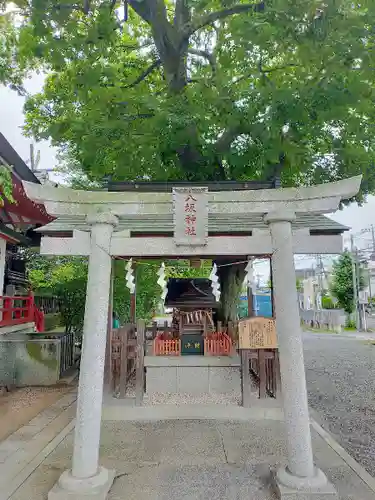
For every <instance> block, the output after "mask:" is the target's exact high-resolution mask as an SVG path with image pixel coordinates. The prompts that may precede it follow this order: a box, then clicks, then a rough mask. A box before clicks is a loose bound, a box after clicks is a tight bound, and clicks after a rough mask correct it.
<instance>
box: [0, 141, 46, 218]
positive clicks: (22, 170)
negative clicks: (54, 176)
mask: <svg viewBox="0 0 375 500" xmlns="http://www.w3.org/2000/svg"><path fill="white" fill-rule="evenodd" d="M0 164H3V165H6V166H9V167H11V172H12V174H11V175H12V182H13V193H12V194H13V198H14V200H15V203H10V202H9V201H8V200H5V202H4V207H2V208H0V221H1V222H2V223H3V224H11V225H13V226H14V227H30V226H33V225H36V224H39V225H40V224H46V223H48V222H50V221H51V220H53V217H51V216H49V215H48V214H47V212H46V211H45V208H44V205H43V204H41V203H35V202H34V201H32V200H30V198H28V197H27V195H26V193H25V190H24V187H23V184H22V181H28V182H32V183H33V184H40V182H39V180H38V178H37V177H36V176H35V174H34V173H33V172H32V171H31V170H30V169H29V167H28V166H27V165H26V163H25V162H24V161H23V160H22V158H21V157H20V156H19V154H18V153H17V152H16V151H15V149H14V148H13V147H12V146H11V144H10V143H9V142H8V141H7V140H6V139H5V137H4V136H3V135H2V134H1V133H0Z"/></svg>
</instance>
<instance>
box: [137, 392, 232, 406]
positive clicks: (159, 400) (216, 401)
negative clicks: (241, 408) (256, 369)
mask: <svg viewBox="0 0 375 500" xmlns="http://www.w3.org/2000/svg"><path fill="white" fill-rule="evenodd" d="M184 404H189V405H225V406H228V405H237V406H238V405H240V404H241V394H233V393H227V394H199V395H197V396H193V395H191V394H168V393H160V394H152V395H147V394H146V398H145V406H157V405H175V406H181V405H184Z"/></svg>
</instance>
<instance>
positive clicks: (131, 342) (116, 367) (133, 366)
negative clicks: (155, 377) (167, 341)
mask: <svg viewBox="0 0 375 500" xmlns="http://www.w3.org/2000/svg"><path fill="white" fill-rule="evenodd" d="M144 343H145V323H144V321H138V322H137V327H135V325H125V326H123V327H121V328H118V329H114V330H112V334H111V339H110V353H111V356H110V369H109V373H110V380H109V383H110V387H111V390H112V391H113V392H114V393H115V394H118V396H119V397H120V398H125V396H126V392H127V388H128V384H129V381H130V380H131V379H132V378H133V377H135V400H136V405H141V404H142V401H143V395H144V392H145V376H144Z"/></svg>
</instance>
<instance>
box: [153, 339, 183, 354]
mask: <svg viewBox="0 0 375 500" xmlns="http://www.w3.org/2000/svg"><path fill="white" fill-rule="evenodd" d="M153 353H154V356H180V355H181V340H180V339H168V338H164V335H163V334H159V335H157V337H156V338H155V339H154V345H153Z"/></svg>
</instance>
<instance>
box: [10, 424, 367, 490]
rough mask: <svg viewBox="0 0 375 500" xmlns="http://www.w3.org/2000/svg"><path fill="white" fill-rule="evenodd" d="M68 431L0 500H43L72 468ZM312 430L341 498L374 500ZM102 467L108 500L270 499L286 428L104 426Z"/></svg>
mask: <svg viewBox="0 0 375 500" xmlns="http://www.w3.org/2000/svg"><path fill="white" fill-rule="evenodd" d="M71 428H72V425H71V424H70V428H68V431H69V432H68V433H67V434H66V437H65V438H64V439H62V440H61V436H60V443H59V444H57V446H56V448H55V449H54V450H53V451H51V449H49V450H47V451H49V452H50V453H49V454H48V453H45V455H46V456H45V458H44V460H43V461H42V462H41V463H40V465H39V466H37V467H36V468H35V470H34V472H32V473H30V475H29V477H28V478H27V479H26V480H24V482H23V484H22V485H21V486H20V487H19V488H18V489H17V490H16V491H15V492H14V493H13V494H12V495H11V496H10V497H6V496H2V497H1V500H8V498H10V500H46V499H47V494H48V491H49V490H50V489H51V487H52V486H53V484H54V483H55V482H56V481H57V479H58V478H59V476H60V474H61V472H62V471H63V470H65V469H67V468H69V467H70V465H71V455H72V444H73V432H72V430H71ZM315 429H316V427H315V426H313V428H312V433H313V446H314V452H315V458H316V463H317V465H318V466H319V467H321V468H322V469H323V470H324V472H325V473H326V474H327V475H328V476H329V478H330V479H331V481H332V482H333V483H334V484H335V485H336V487H337V489H338V491H339V494H340V498H341V500H374V498H375V493H374V491H373V490H371V489H370V488H369V487H368V486H367V485H366V483H365V482H364V481H363V480H362V479H361V478H360V477H359V476H358V474H357V473H355V472H354V470H353V469H352V468H351V467H350V466H349V465H348V463H347V462H345V460H344V459H343V458H341V456H340V455H339V454H337V453H336V452H335V451H334V450H333V448H332V447H330V446H329V445H328V444H327V442H326V440H324V439H323V438H322V437H321V436H320V435H319V434H318V433H317V432H316V430H315ZM50 448H51V447H50ZM47 455H48V456H47ZM344 458H345V457H344ZM101 463H102V465H104V466H105V467H108V468H115V469H116V471H117V478H116V480H115V483H114V485H113V487H112V490H111V492H110V495H109V500H169V499H178V500H180V499H185V500H188V499H189V500H190V499H191V500H206V499H207V498H209V499H210V500H245V499H246V500H249V499H252V500H274V499H275V496H274V494H273V493H272V491H271V490H270V487H269V483H268V480H269V472H268V471H269V467H270V466H271V467H274V466H277V465H279V464H285V463H286V444H285V438H284V426H283V422H282V421H280V420H279V421H278V420H255V421H248V422H244V421H242V422H235V421H229V420H228V421H222V420H221V421H219V420H175V421H173V420H169V421H157V422H152V423H151V422H134V421H133V422H131V421H104V422H103V425H102V437H101ZM1 476H2V477H3V475H1ZM5 482H6V481H5ZM3 484H4V483H3Z"/></svg>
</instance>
